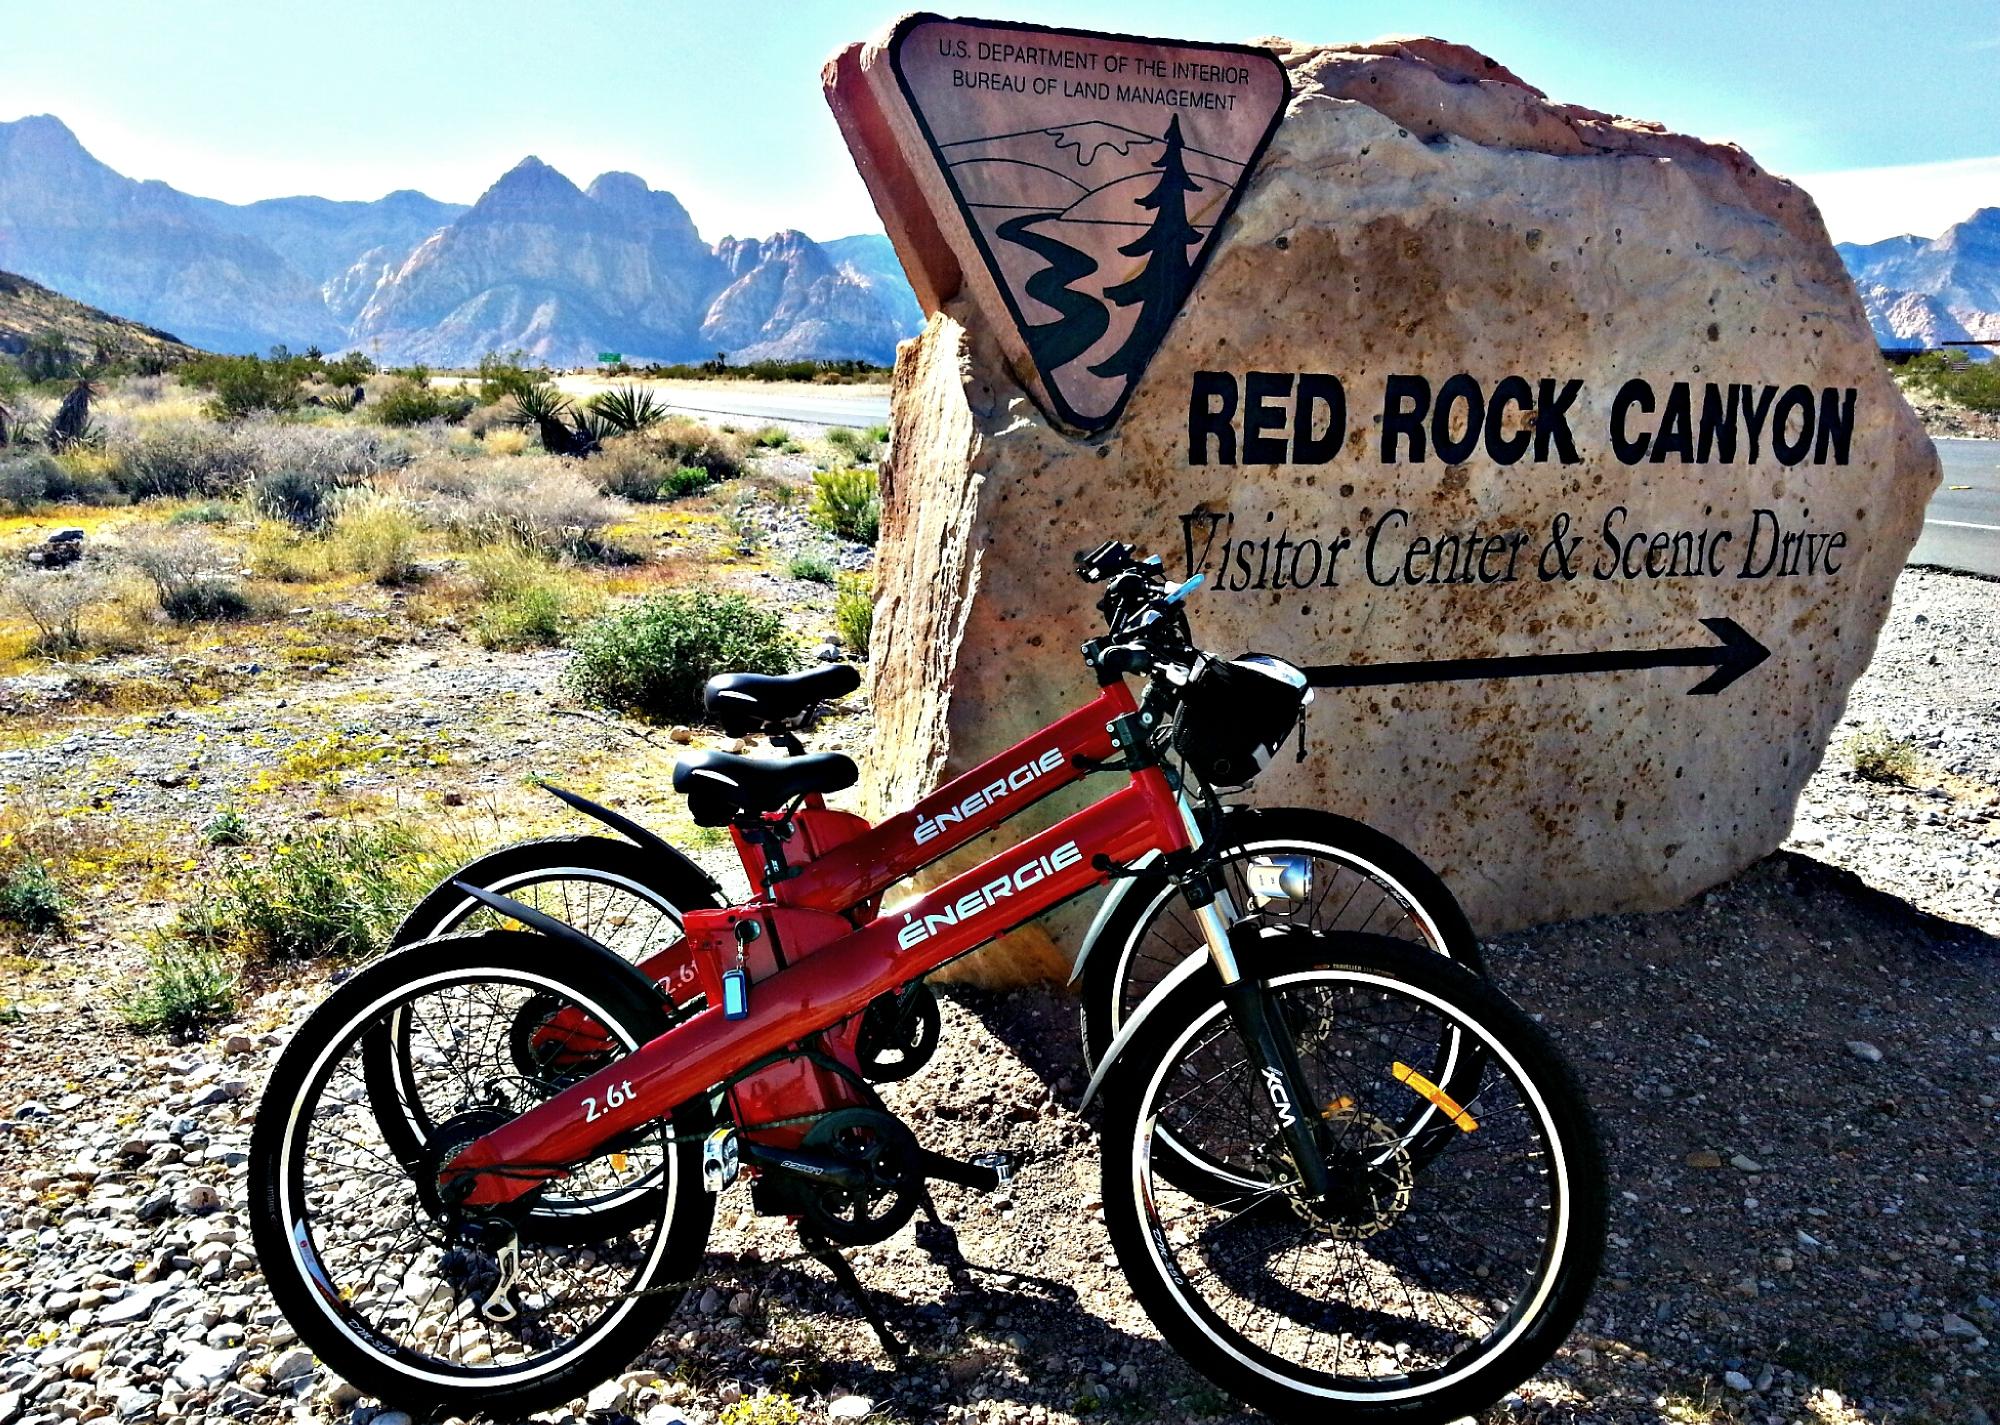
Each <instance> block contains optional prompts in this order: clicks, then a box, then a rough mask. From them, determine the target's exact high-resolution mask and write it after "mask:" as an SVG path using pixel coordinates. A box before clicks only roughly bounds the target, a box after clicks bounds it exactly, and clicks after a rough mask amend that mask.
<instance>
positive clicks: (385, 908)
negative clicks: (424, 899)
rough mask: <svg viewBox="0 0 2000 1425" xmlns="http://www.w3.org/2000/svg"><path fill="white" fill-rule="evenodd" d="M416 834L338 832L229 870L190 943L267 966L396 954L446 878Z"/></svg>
mask: <svg viewBox="0 0 2000 1425" xmlns="http://www.w3.org/2000/svg"><path fill="white" fill-rule="evenodd" d="M444 869H445V868H444V866H443V865H442V863H441V861H440V860H439V858H438V857H437V856H436V855H435V853H433V852H432V850H431V849H430V847H429V845H428V844H427V843H426V842H424V841H423V840H421V839H420V838H419V837H418V836H417V835H416V834H415V833H414V832H413V831H411V830H410V829H409V828H407V827H402V826H397V825H393V824H392V825H388V826H380V827H330V828H327V829H324V830H319V831H314V832H309V833H307V834H305V835H303V836H300V837H297V838H295V839H293V840H291V841H288V842H286V843H284V844H283V845H281V846H279V847H278V848H276V849H275V850H274V851H273V852H272V853H271V857H270V859H269V860H268V861H265V862H262V863H258V862H255V861H243V862H239V863H237V864H235V865H232V866H230V867H228V868H227V869H225V870H224V871H223V873H222V876H221V883H220V885H219V886H217V887H216V888H215V889H214V890H213V891H212V892H211V896H210V899H209V901H208V906H207V910H206V912H205V919H204V920H202V921H199V922H194V923H191V924H189V925H186V926H184V927H183V931H184V933H183V936H182V938H183V939H187V940H193V941H194V942H196V943H200V942H201V941H203V940H207V941H210V942H211V943H213V942H215V941H218V940H219V941H221V942H224V943H228V944H232V945H236V946H239V947H240V948H241V949H242V950H243V951H244V953H245V954H247V955H249V956H250V957H251V958H253V959H258V960H307V959H314V958H317V957H320V956H326V955H337V956H341V957H344V958H348V959H364V958H367V957H369V956H372V955H375V954H377V953H378V952H380V951H381V950H383V949H384V948H386V946H387V944H388V938H389V935H390V933H391V932H392V931H393V930H394V929H395V927H396V923H397V921H398V920H400V919H401V918H402V914H403V912H404V911H405V910H406V909H407V908H408V907H409V905H410V904H411V903H412V902H413V901H414V900H415V899H416V897H417V896H419V895H421V894H422V893H423V892H425V891H427V890H429V889H430V885H431V883H432V881H433V880H435V877H436V874H437V873H438V872H441V871H442V870H444Z"/></svg>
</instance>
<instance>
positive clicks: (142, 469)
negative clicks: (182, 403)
mask: <svg viewBox="0 0 2000 1425" xmlns="http://www.w3.org/2000/svg"><path fill="white" fill-rule="evenodd" d="M118 454H119V456H120V466H119V469H120V475H119V478H120V480H121V481H122V483H123V485H124V488H125V491H126V493H127V494H129V495H131V496H132V497H133V498H134V499H138V500H146V499H158V498H166V499H181V500H186V499H203V498H212V497H221V498H225V499H227V498H231V497H234V496H237V495H240V494H242V493H243V491H244V489H245V488H246V487H247V486H248V485H249V483H250V481H251V480H252V479H254V478H255V477H256V476H257V475H258V473H259V472H260V471H261V470H262V469H263V468H264V466H263V461H262V459H261V457H260V452H259V450H258V448H257V445H256V443H255V442H254V440H252V439H248V438H246V437H245V436H244V435H243V434H242V433H241V432H240V431H238V430H236V429H232V428H230V427H227V426H216V425H211V424H210V423H208V422H207V421H185V420H169V421H155V422H151V423H149V424H147V425H144V426H142V427H140V428H138V429H137V430H136V431H135V433H134V434H133V436H132V438H131V439H130V441H128V442H126V443H124V445H123V447H122V448H121V449H119V451H118Z"/></svg>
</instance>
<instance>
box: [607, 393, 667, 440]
mask: <svg viewBox="0 0 2000 1425" xmlns="http://www.w3.org/2000/svg"><path fill="white" fill-rule="evenodd" d="M589 409H590V413H591V414H592V415H594V416H596V417H597V418H598V419H600V420H602V421H603V422H605V423H606V424H607V425H609V426H611V427H612V428H613V429H614V430H616V431H619V432H622V433H624V434H627V435H629V434H631V433H632V432H633V431H639V430H646V429H648V428H649V427H652V426H656V425H658V424H659V423H660V422H661V421H663V420H665V419H666V418H667V408H666V407H665V406H663V405H661V404H660V401H659V398H658V397H656V396H655V395H654V394H653V393H652V392H651V391H641V390H640V389H639V388H638V387H636V386H620V387H618V388H617V389H616V390H614V391H605V392H602V393H601V394H599V395H596V396H593V397H591V400H590V407H589Z"/></svg>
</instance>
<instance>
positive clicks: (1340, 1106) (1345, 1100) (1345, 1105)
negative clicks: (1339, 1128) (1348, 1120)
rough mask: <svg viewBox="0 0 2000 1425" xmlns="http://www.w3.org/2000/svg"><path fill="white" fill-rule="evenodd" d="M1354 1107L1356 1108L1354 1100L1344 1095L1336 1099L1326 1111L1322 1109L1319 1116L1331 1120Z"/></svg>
mask: <svg viewBox="0 0 2000 1425" xmlns="http://www.w3.org/2000/svg"><path fill="white" fill-rule="evenodd" d="M1352 1107H1354V1100H1353V1099H1351V1098H1349V1097H1348V1096H1347V1095H1346V1094H1342V1095H1341V1096H1340V1097H1339V1098H1337V1099H1335V1100H1334V1101H1333V1102H1332V1103H1330V1104H1328V1105H1327V1106H1326V1107H1325V1108H1324V1109H1322V1110H1321V1111H1320V1115H1319V1116H1320V1117H1321V1118H1331V1117H1333V1116H1334V1115H1335V1114H1336V1113H1345V1112H1347V1110H1348V1109H1350V1108H1352Z"/></svg>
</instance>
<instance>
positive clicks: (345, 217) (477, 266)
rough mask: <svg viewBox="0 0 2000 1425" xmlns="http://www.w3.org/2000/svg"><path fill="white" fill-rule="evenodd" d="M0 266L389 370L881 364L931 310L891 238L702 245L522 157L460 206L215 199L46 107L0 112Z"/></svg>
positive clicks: (256, 346)
mask: <svg viewBox="0 0 2000 1425" xmlns="http://www.w3.org/2000/svg"><path fill="white" fill-rule="evenodd" d="M0 269H6V270H9V271H13V272H18V273H20V274H22V275H23V276H25V277H28V278H31V279H33V280H34V281H37V282H40V283H43V284H45V285H47V286H49V287H53V288H55V289H57V290H59V291H61V292H63V293H66V294H68V295H69V296H72V297H75V298H77V299H78V300H80V301H84V302H88V303H91V304H93V305H95V306H99V307H104V308H106V309H108V310H111V311H116V312H119V313H121V314H124V315H126V316H129V317H131V318H133V319H135V320H137V321H140V322H144V323H148V324H150V325H153V326H157V327H163V328H165V329H167V330H169V331H172V332H174V333H175V334H177V335H178V336H180V337H181V338H182V339H184V340H186V341H189V342H192V343H194V344H195V345H198V346H203V347H207V348H210V349H213V350H218V351H261V350H263V349H264V348H267V347H269V346H272V345H276V344H280V343H282V344H285V345H289V346H292V347H294V348H301V347H304V346H306V345H308V344H312V345H317V346H319V347H321V348H323V349H325V350H327V351H329V352H332V351H339V350H346V349H354V350H360V351H363V352H366V353H367V354H369V355H371V356H373V357H375V358H376V359H377V360H379V361H383V362H385V363H404V362H411V361H423V362H428V363H430V364H433V365H440V366H462V365H469V364H471V363H473V362H475V361H477V360H478V359H479V357H480V356H481V355H483V354H485V353H486V352H489V351H503V352H504V351H512V350H514V349H516V348H518V349H521V350H524V351H526V352H527V353H528V354H529V355H530V356H532V357H535V358H538V359H540V360H542V361H546V362H549V363H551V364H554V365H575V364H582V363H587V362H590V361H593V360H595V358H596V356H597V354H598V353H599V352H603V351H617V352H619V353H621V354H622V355H623V356H624V357H625V359H627V360H628V361H635V362H636V361H687V360H700V359H705V358H707V357H710V356H713V355H714V354H715V353H716V352H718V351H721V352H725V353H727V354H728V356H729V358H730V359H731V360H732V361H739V362H740V361H750V360H758V359H765V358H786V359H792V358H827V359H849V358H851V359H861V360H867V361H875V362H884V363H886V362H888V361H890V360H891V359H893V357H894V355H895V347H896V343H897V341H899V340H900V339H902V338H903V337H906V336H909V335H912V334H913V333H914V332H915V331H916V330H917V329H918V328H919V327H920V326H921V325H922V322H923V314H922V312H921V311H920V310H919V308H918V306H917V302H916V297H915V295H914V294H913V293H912V292H911V290H910V287H909V284H908V282H907V281H906V280H905V279H904V277H903V273H902V269H901V268H900V267H899V266H898V264H897V261H896V257H895V253H894V250H893V249H892V248H891V247H890V245H889V240H888V239H887V238H886V237H884V236H883V235H881V234H879V233H871V234H864V235H861V236H856V237H846V238H839V239H836V240H834V241H831V242H826V243H818V242H814V241H813V240H812V239H811V238H808V237H807V236H806V235H805V234H803V233H800V232H794V231H785V232H779V233H776V234H773V235H772V236H770V237H767V238H763V239H754V238H753V239H737V238H724V239H722V240H721V241H720V242H717V243H713V244H711V243H709V242H707V241H705V240H704V239H703V238H702V236H701V234H700V233H699V232H698V231H697V229H696V227H695V224H694V220H693V219H692V218H691V217H690V216H689V214H688V212H687V210H686V209H685V208H684V207H682V206H681V204H680V202H679V201H678V200H677V199H676V198H675V197H674V196H673V195H672V194H671V193H666V192H660V191H656V190H654V189H652V188H650V187H648V186H647V184H646V183H645V181H644V180H643V179H640V178H637V177H635V176H634V175H632V174H629V173H605V174H601V175H599V176H598V177H597V178H596V179H595V180H594V181H592V183H591V184H590V186H589V187H588V188H578V187H577V186H576V185H575V184H574V183H572V182H571V181H570V180H569V179H568V178H566V177H564V176H563V175H562V174H560V173H558V172H557V171H556V170H555V169H553V168H551V167H549V165H547V164H545V163H543V162H542V161H541V160H539V159H536V158H527V159H523V160H522V161H521V162H520V163H519V164H517V165H516V166H515V167H514V168H512V169H510V170H509V171H508V172H507V173H505V174H503V175H502V176H501V178H500V179H499V181H498V182H496V183H495V184H494V185H493V186H492V187H491V188H489V189H487V191H486V192H485V193H484V194H483V195H481V197H480V198H479V201H478V202H476V203H473V204H472V205H471V206H469V207H468V206H466V205H464V204H458V203H445V202H440V201H438V200H437V199H434V198H429V197H426V196H425V195H424V194H422V193H416V192H412V191H409V190H401V191H398V192H394V193H391V194H389V195H388V196H387V197H384V198H379V199H376V200H375V201H373V202H338V201H334V200H331V199H326V198H315V197H295V198H271V199H266V200H263V201H261V202H256V203H247V204H235V203H224V202H220V201H217V200H215V199H212V198H200V197H195V196H193V195H191V194H187V193H183V192H181V191H179V190H178V189H176V188H173V187H171V186H169V185H167V184H165V183H160V182H157V181H140V180H136V179H132V178H128V177H126V176H125V175H123V174H121V173H118V172H117V171H116V170H114V169H112V168H110V167H109V166H108V165H106V164H104V163H101V162H99V161H98V160H97V159H96V158H94V157H92V156H91V154H90V153H89V151H88V150H86V149H85V148H84V147H83V145H82V144H81V143H80V142H79V141H78V140H77V138H76V136H75V135H74V134H73V133H71V132H70V130H69V129H68V128H67V127H66V126H65V125H64V124H63V123H62V122H61V121H60V120H59V119H56V118H53V117H51V116H48V115H38V116H34V117H30V118H25V119H21V120H18V121H16V122H13V123H0Z"/></svg>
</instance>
